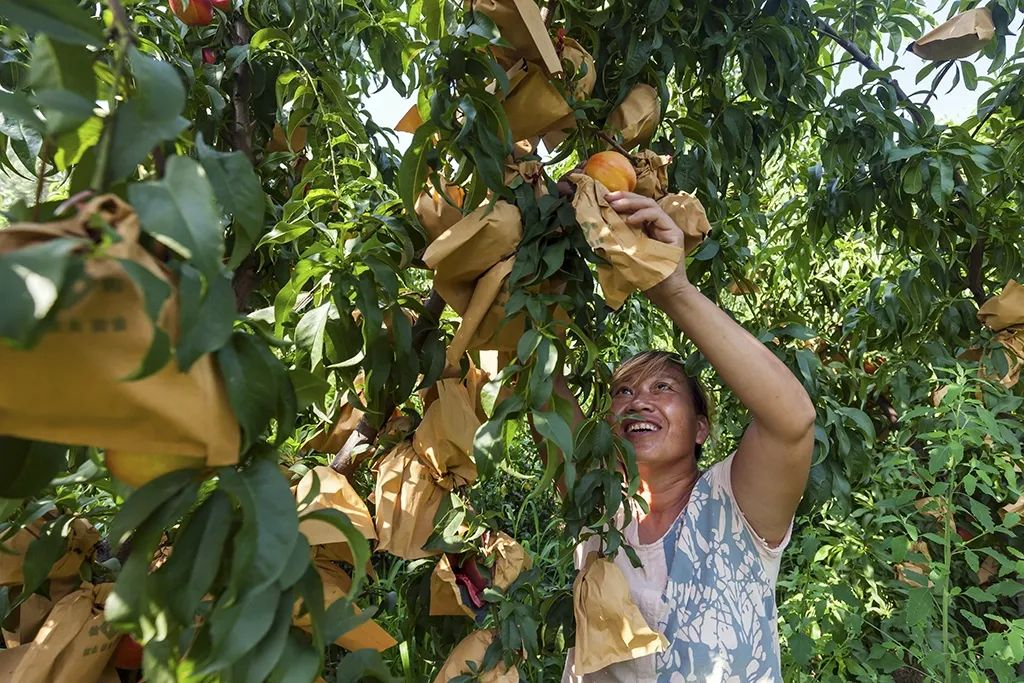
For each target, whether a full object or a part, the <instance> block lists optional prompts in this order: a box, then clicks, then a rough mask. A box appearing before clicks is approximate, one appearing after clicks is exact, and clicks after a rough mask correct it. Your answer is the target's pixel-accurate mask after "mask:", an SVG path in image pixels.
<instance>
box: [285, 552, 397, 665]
mask: <svg viewBox="0 0 1024 683" xmlns="http://www.w3.org/2000/svg"><path fill="white" fill-rule="evenodd" d="M314 566H315V567H316V572H317V574H319V575H320V582H321V583H322V584H323V587H324V608H325V609H326V608H328V607H330V606H331V605H333V604H334V603H335V602H337V601H338V600H340V599H341V598H343V597H345V596H347V595H348V594H349V592H350V591H351V590H352V578H351V577H350V576H349V575H348V574H346V573H345V572H344V571H343V570H342V569H341V568H340V567H338V566H336V565H335V564H333V563H331V562H326V561H323V560H316V561H315V562H314ZM355 612H356V614H359V612H360V609H359V608H358V607H356V608H355ZM292 623H293V624H294V625H295V626H298V627H299V628H301V629H302V630H304V631H310V630H311V629H312V628H313V625H312V620H311V619H310V617H309V613H308V612H303V611H302V609H301V603H300V602H296V603H295V609H294V612H293V613H292ZM334 642H335V643H337V644H338V645H340V646H341V647H343V648H345V649H346V650H348V651H350V652H353V651H355V650H363V649H370V650H376V651H377V652H383V651H384V650H387V649H388V648H389V647H392V646H394V645H396V644H397V641H396V640H395V639H394V638H393V637H392V636H391V634H390V633H388V632H387V631H385V630H384V629H383V628H381V627H380V625H378V624H377V622H375V621H374V620H373V619H370V620H368V621H365V622H363V623H362V624H360V625H359V626H356V627H355V628H354V629H352V630H351V631H346V632H345V633H342V634H341V635H340V636H338V639H337V640H335V641H334Z"/></svg>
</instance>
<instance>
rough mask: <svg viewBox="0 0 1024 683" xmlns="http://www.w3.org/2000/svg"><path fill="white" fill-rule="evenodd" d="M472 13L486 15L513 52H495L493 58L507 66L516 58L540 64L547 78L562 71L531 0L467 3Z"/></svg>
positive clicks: (535, 6) (474, 0)
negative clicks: (547, 74) (548, 75)
mask: <svg viewBox="0 0 1024 683" xmlns="http://www.w3.org/2000/svg"><path fill="white" fill-rule="evenodd" d="M466 4H467V5H468V6H470V7H472V8H473V10H474V11H476V12H480V13H482V14H485V15H487V17H488V18H489V19H490V20H491V21H493V22H494V25H495V26H497V27H498V31H499V32H500V33H501V37H502V38H504V39H505V41H506V42H508V43H509V44H510V45H511V46H512V48H511V49H508V48H498V49H496V50H495V57H496V58H497V60H498V62H499V63H501V64H503V65H505V66H508V65H509V64H511V63H513V62H514V61H516V60H517V59H519V58H524V59H528V60H530V61H531V62H537V63H538V64H542V65H543V66H544V68H545V70H546V71H547V73H549V74H552V75H553V74H557V73H560V72H561V71H562V63H561V62H560V61H559V59H558V54H557V53H556V52H555V45H554V43H552V42H551V36H549V35H548V30H547V27H546V26H545V25H544V18H543V17H542V16H541V14H540V7H539V6H538V5H537V3H536V2H534V0H469V1H468V2H467V3H466Z"/></svg>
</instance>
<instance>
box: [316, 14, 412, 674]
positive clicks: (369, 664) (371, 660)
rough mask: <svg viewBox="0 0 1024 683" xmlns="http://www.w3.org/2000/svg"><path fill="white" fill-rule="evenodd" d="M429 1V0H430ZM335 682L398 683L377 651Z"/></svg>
mask: <svg viewBox="0 0 1024 683" xmlns="http://www.w3.org/2000/svg"><path fill="white" fill-rule="evenodd" d="M428 1H429V0H428ZM334 676H335V678H334V680H335V681H336V682H337V683H341V682H342V681H363V682H364V683H398V681H399V679H397V678H395V677H394V676H392V675H391V671H390V670H389V669H388V667H387V665H386V664H385V663H384V659H383V658H382V657H381V655H380V653H379V652H377V651H376V650H370V649H364V650H356V651H355V652H350V653H348V654H347V655H345V656H344V657H343V658H342V660H341V661H340V662H338V668H337V669H336V670H335V674H334Z"/></svg>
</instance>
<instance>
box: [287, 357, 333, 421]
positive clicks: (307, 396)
mask: <svg viewBox="0 0 1024 683" xmlns="http://www.w3.org/2000/svg"><path fill="white" fill-rule="evenodd" d="M288 376H289V377H290V378H291V381H292V386H293V387H295V400H296V402H297V404H298V409H299V410H300V411H301V410H305V409H306V408H308V407H309V406H311V405H313V404H316V403H320V401H322V400H323V398H324V396H326V395H327V392H328V391H329V390H330V388H331V385H330V382H328V381H327V380H326V379H324V378H322V377H320V376H319V375H315V374H313V373H312V372H310V371H309V370H306V369H305V368H292V369H290V370H289V371H288Z"/></svg>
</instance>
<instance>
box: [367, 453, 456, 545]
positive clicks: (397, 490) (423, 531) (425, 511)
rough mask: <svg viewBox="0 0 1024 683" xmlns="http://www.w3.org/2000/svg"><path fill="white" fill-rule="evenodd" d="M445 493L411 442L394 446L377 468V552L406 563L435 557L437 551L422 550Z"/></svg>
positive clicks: (375, 491) (375, 492) (375, 494)
mask: <svg viewBox="0 0 1024 683" xmlns="http://www.w3.org/2000/svg"><path fill="white" fill-rule="evenodd" d="M447 493H448V491H447V490H446V489H444V488H443V487H442V486H440V485H439V484H438V483H437V482H436V481H435V480H434V477H433V475H432V474H431V471H430V468H429V467H427V466H426V465H424V464H423V463H422V462H420V459H419V458H418V457H417V456H416V450H415V449H414V448H413V446H412V444H411V443H409V442H408V441H403V442H402V443H400V444H398V445H397V446H395V447H394V448H393V449H392V450H391V451H390V452H389V453H388V454H387V455H385V456H384V458H383V459H382V460H381V461H380V463H378V465H377V483H376V487H375V488H374V502H375V504H376V506H377V510H376V514H375V515H374V522H375V526H376V527H377V539H378V542H377V550H382V551H385V552H388V553H391V554H392V555H395V556H397V557H401V558H403V559H406V560H417V559H419V558H421V557H430V556H432V555H437V554H438V552H439V551H437V550H424V549H423V544H424V543H426V542H427V539H428V538H429V537H430V535H431V534H432V533H433V531H434V517H435V516H436V515H437V509H438V507H439V506H440V505H441V501H442V499H443V498H444V497H445V495H447Z"/></svg>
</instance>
